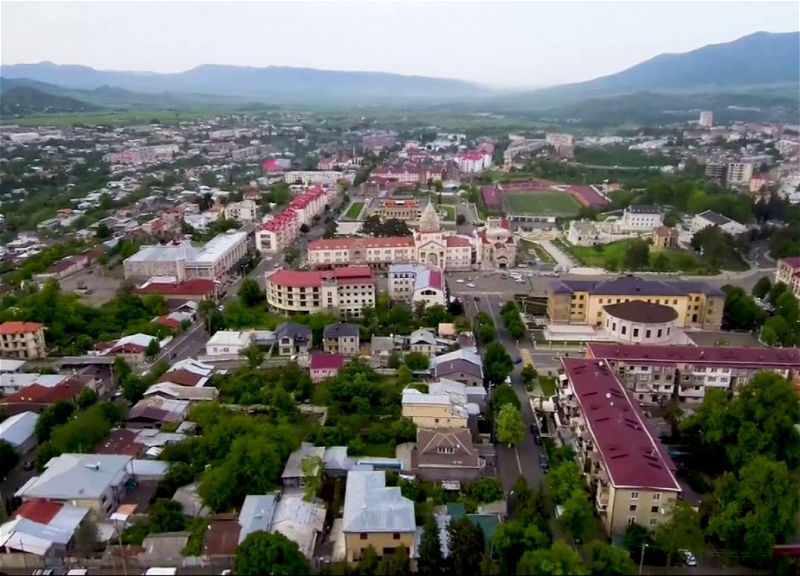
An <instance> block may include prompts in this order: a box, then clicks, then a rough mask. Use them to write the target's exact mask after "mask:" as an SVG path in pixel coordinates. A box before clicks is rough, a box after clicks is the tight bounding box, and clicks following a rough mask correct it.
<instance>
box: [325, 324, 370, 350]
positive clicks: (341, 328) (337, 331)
mask: <svg viewBox="0 0 800 576" xmlns="http://www.w3.org/2000/svg"><path fill="white" fill-rule="evenodd" d="M360 335H361V331H360V329H359V326H358V325H357V324H347V323H345V322H338V323H336V324H328V325H327V326H325V328H323V329H322V349H323V350H325V352H330V353H332V354H341V355H343V356H358V355H359V354H360V353H361V336H360Z"/></svg>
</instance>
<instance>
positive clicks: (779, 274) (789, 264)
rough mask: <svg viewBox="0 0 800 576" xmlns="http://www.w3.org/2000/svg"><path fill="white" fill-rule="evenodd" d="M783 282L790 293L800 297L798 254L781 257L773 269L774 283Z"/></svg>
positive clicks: (799, 257) (799, 258)
mask: <svg viewBox="0 0 800 576" xmlns="http://www.w3.org/2000/svg"><path fill="white" fill-rule="evenodd" d="M778 282H783V283H784V284H786V286H788V287H789V290H791V292H792V294H794V295H795V296H796V297H797V298H800V256H795V257H793V258H781V259H780V260H778V267H777V269H776V270H775V283H776V284H777V283H778Z"/></svg>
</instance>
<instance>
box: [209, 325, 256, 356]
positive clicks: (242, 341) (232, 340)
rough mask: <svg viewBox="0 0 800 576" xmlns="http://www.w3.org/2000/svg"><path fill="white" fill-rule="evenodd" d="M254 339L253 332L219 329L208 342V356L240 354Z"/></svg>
mask: <svg viewBox="0 0 800 576" xmlns="http://www.w3.org/2000/svg"><path fill="white" fill-rule="evenodd" d="M252 341H253V338H252V332H235V331H229V330H219V331H218V332H214V334H213V336H211V338H209V339H208V342H206V356H238V355H239V354H241V353H242V350H244V349H245V348H247V347H248V346H250V344H251V343H252Z"/></svg>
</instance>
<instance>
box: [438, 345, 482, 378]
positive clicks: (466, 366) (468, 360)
mask: <svg viewBox="0 0 800 576" xmlns="http://www.w3.org/2000/svg"><path fill="white" fill-rule="evenodd" d="M431 371H432V375H433V377H434V378H437V379H438V378H448V379H450V380H455V381H456V382H462V383H464V384H467V385H468V386H483V361H482V360H481V357H480V356H479V355H478V354H477V353H476V352H470V351H469V350H464V349H460V350H454V351H453V352H448V353H447V354H442V355H441V356H435V357H434V358H431Z"/></svg>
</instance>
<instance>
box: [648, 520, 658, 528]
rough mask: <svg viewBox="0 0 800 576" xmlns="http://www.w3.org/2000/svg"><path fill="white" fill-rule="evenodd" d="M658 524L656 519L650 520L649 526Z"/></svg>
mask: <svg viewBox="0 0 800 576" xmlns="http://www.w3.org/2000/svg"><path fill="white" fill-rule="evenodd" d="M656 524H658V518H650V526H655V525H656Z"/></svg>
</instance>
